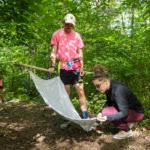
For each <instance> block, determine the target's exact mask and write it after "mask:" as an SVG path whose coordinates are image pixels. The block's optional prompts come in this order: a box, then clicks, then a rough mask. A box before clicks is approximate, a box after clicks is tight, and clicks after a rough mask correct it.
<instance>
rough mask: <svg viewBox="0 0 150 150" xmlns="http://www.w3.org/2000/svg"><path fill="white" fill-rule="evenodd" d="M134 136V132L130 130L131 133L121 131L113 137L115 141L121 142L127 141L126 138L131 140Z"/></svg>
mask: <svg viewBox="0 0 150 150" xmlns="http://www.w3.org/2000/svg"><path fill="white" fill-rule="evenodd" d="M132 135H133V132H132V130H129V131H127V132H126V131H120V132H119V133H117V134H115V135H114V136H113V138H114V139H118V140H121V139H126V138H129V137H131V136H132Z"/></svg>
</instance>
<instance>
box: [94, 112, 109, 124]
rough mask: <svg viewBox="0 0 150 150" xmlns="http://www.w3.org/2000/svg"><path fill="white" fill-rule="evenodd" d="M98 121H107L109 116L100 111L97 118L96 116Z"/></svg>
mask: <svg viewBox="0 0 150 150" xmlns="http://www.w3.org/2000/svg"><path fill="white" fill-rule="evenodd" d="M96 119H97V120H98V121H101V122H105V121H106V120H107V116H102V114H101V113H99V114H98V115H97V118H96Z"/></svg>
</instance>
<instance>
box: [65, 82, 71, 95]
mask: <svg viewBox="0 0 150 150" xmlns="http://www.w3.org/2000/svg"><path fill="white" fill-rule="evenodd" d="M65 89H66V92H67V94H68V95H69V96H70V85H69V84H68V85H65Z"/></svg>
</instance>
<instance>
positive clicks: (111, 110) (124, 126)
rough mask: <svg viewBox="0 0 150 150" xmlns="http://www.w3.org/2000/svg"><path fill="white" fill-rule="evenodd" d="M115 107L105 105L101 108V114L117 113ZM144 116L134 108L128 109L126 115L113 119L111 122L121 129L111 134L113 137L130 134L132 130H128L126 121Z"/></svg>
mask: <svg viewBox="0 0 150 150" xmlns="http://www.w3.org/2000/svg"><path fill="white" fill-rule="evenodd" d="M117 112H118V111H117V109H116V108H115V107H106V108H104V109H103V110H102V115H103V116H108V115H113V114H115V113H117ZM143 118H144V114H142V113H138V112H136V111H134V110H129V112H128V116H127V117H125V118H123V119H121V120H119V121H113V122H112V123H113V124H114V125H115V126H116V127H117V128H119V129H120V130H121V131H120V132H119V133H117V134H116V135H114V136H113V138H115V139H124V138H128V137H131V136H132V130H130V128H129V126H128V123H129V122H136V121H141V120H143Z"/></svg>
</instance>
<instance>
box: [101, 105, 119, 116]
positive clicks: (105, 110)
mask: <svg viewBox="0 0 150 150" xmlns="http://www.w3.org/2000/svg"><path fill="white" fill-rule="evenodd" d="M117 112H118V111H117V109H116V108H115V107H112V106H111V107H105V108H103V109H102V112H101V113H102V116H108V115H113V114H116V113H117Z"/></svg>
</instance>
